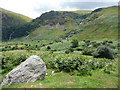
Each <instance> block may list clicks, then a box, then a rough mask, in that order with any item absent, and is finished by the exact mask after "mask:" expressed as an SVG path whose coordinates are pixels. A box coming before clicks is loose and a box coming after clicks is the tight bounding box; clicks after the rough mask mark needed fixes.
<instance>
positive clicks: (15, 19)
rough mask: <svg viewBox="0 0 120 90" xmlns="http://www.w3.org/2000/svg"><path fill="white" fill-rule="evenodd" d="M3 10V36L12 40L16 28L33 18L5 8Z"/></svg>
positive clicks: (1, 10)
mask: <svg viewBox="0 0 120 90" xmlns="http://www.w3.org/2000/svg"><path fill="white" fill-rule="evenodd" d="M0 12H2V38H3V40H10V39H11V35H12V34H13V33H14V31H15V28H17V27H19V26H22V25H24V24H26V23H28V22H30V21H31V20H32V19H31V18H29V17H26V16H23V15H21V14H18V13H14V12H11V11H8V10H5V9H2V8H1V9H0Z"/></svg>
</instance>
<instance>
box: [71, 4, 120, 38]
mask: <svg viewBox="0 0 120 90" xmlns="http://www.w3.org/2000/svg"><path fill="white" fill-rule="evenodd" d="M118 19H119V18H118V7H117V6H113V7H108V8H99V9H96V10H95V11H93V12H91V14H90V15H89V16H88V17H87V18H86V19H84V20H83V21H82V22H80V23H81V24H80V28H79V31H80V33H78V34H76V35H74V36H73V38H77V39H105V38H106V39H118Z"/></svg>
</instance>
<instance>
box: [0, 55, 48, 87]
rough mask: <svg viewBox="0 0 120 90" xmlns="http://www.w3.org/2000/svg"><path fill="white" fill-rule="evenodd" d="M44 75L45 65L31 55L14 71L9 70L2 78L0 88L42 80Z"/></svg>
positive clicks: (38, 58)
mask: <svg viewBox="0 0 120 90" xmlns="http://www.w3.org/2000/svg"><path fill="white" fill-rule="evenodd" d="M45 75H46V65H45V63H44V62H43V60H42V59H41V58H40V57H39V56H37V55H32V56H31V57H29V58H28V59H26V60H25V61H24V62H22V63H21V64H20V65H19V66H17V67H16V68H15V69H13V70H11V71H10V72H9V73H8V74H7V75H6V76H5V77H4V78H3V81H2V83H1V85H0V86H3V85H10V84H12V83H19V82H34V81H36V80H43V79H44V78H45Z"/></svg>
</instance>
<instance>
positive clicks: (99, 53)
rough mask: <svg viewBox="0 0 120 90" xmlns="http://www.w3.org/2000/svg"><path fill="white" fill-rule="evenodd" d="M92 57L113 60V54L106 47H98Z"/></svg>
mask: <svg viewBox="0 0 120 90" xmlns="http://www.w3.org/2000/svg"><path fill="white" fill-rule="evenodd" d="M92 55H93V57H95V58H108V59H114V52H113V51H112V50H111V48H110V47H108V46H106V45H102V46H99V47H98V48H97V50H96V51H95V52H93V54H92Z"/></svg>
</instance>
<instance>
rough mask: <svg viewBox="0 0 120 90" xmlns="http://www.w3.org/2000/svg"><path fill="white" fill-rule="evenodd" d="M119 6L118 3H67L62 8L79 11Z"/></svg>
mask: <svg viewBox="0 0 120 90" xmlns="http://www.w3.org/2000/svg"><path fill="white" fill-rule="evenodd" d="M117 4H118V3H117V2H65V3H63V4H62V5H61V6H62V7H63V8H66V7H69V8H76V9H78V10H94V9H95V8H96V7H106V6H107V7H108V6H113V5H117Z"/></svg>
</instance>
